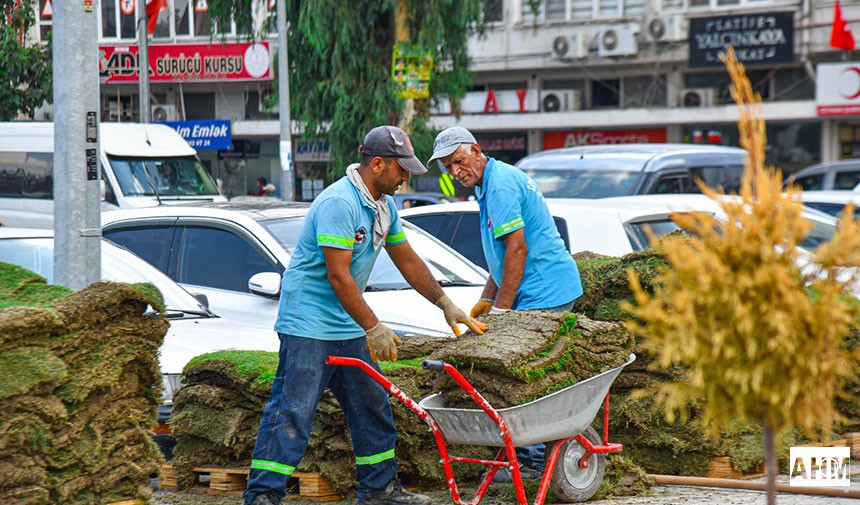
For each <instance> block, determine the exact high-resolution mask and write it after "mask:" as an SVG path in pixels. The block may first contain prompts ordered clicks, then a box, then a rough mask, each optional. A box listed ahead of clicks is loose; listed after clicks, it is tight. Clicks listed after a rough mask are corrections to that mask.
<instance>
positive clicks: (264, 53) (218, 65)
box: [99, 42, 272, 83]
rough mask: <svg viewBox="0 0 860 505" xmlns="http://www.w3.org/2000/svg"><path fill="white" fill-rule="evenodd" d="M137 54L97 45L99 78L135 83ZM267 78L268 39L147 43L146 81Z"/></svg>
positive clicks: (130, 48) (127, 48)
mask: <svg viewBox="0 0 860 505" xmlns="http://www.w3.org/2000/svg"><path fill="white" fill-rule="evenodd" d="M137 55H138V47H137V46H99V77H101V81H102V82H103V83H104V82H137V81H138V77H139V75H140V74H139V73H138V57H137ZM271 79H272V61H271V55H270V53H269V43H268V42H256V43H235V44H224V45H221V44H212V45H209V44H169V45H150V46H149V80H150V82H179V81H182V82H189V81H193V82H201V81H268V80H271Z"/></svg>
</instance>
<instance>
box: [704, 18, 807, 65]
mask: <svg viewBox="0 0 860 505" xmlns="http://www.w3.org/2000/svg"><path fill="white" fill-rule="evenodd" d="M728 46H732V47H734V49H735V55H736V56H737V58H738V61H740V62H741V63H744V64H746V65H770V64H773V63H791V62H793V61H794V13H793V12H771V13H763V14H741V15H736V16H717V17H710V18H694V19H691V20H690V60H689V64H690V67H722V66H723V63H722V62H721V61H720V58H719V56H718V54H719V53H720V52H721V51H725V50H726V48H727V47H728Z"/></svg>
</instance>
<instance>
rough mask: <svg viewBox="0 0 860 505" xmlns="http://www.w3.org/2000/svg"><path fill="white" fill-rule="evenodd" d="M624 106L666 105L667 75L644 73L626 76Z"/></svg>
mask: <svg viewBox="0 0 860 505" xmlns="http://www.w3.org/2000/svg"><path fill="white" fill-rule="evenodd" d="M623 85H624V107H625V108H627V107H665V106H666V77H665V76H664V75H656V76H654V75H643V76H635V77H625V78H624V81H623Z"/></svg>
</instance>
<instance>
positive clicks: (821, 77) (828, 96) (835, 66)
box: [815, 61, 860, 116]
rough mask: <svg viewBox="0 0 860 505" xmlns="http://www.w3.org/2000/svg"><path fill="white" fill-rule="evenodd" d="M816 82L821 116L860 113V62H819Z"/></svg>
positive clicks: (817, 103)
mask: <svg viewBox="0 0 860 505" xmlns="http://www.w3.org/2000/svg"><path fill="white" fill-rule="evenodd" d="M815 82H816V85H815V104H816V105H817V106H818V115H819V116H853V115H860V62H857V61H854V62H845V63H819V64H818V65H817V68H816V70H815Z"/></svg>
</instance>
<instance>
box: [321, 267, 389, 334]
mask: <svg viewBox="0 0 860 505" xmlns="http://www.w3.org/2000/svg"><path fill="white" fill-rule="evenodd" d="M329 282H330V283H331V286H332V289H333V290H334V294H335V296H336V297H337V300H338V301H339V302H340V304H341V305H342V306H343V308H344V310H346V313H347V314H349V315H350V317H352V318H353V319H354V320H355V322H356V323H358V324H359V325H360V326H361V327H362V328H364V329H369V328H373V327H374V326H376V323H378V322H379V319H378V318H377V317H376V314H374V313H373V310H372V309H371V308H370V306H369V305H368V304H367V302H366V301H365V300H364V297H363V296H362V293H361V291H360V290H359V289H358V284H356V283H355V279H353V278H352V277H351V276H350V277H348V278H344V279H338V278H333V277H332V276H329Z"/></svg>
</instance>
